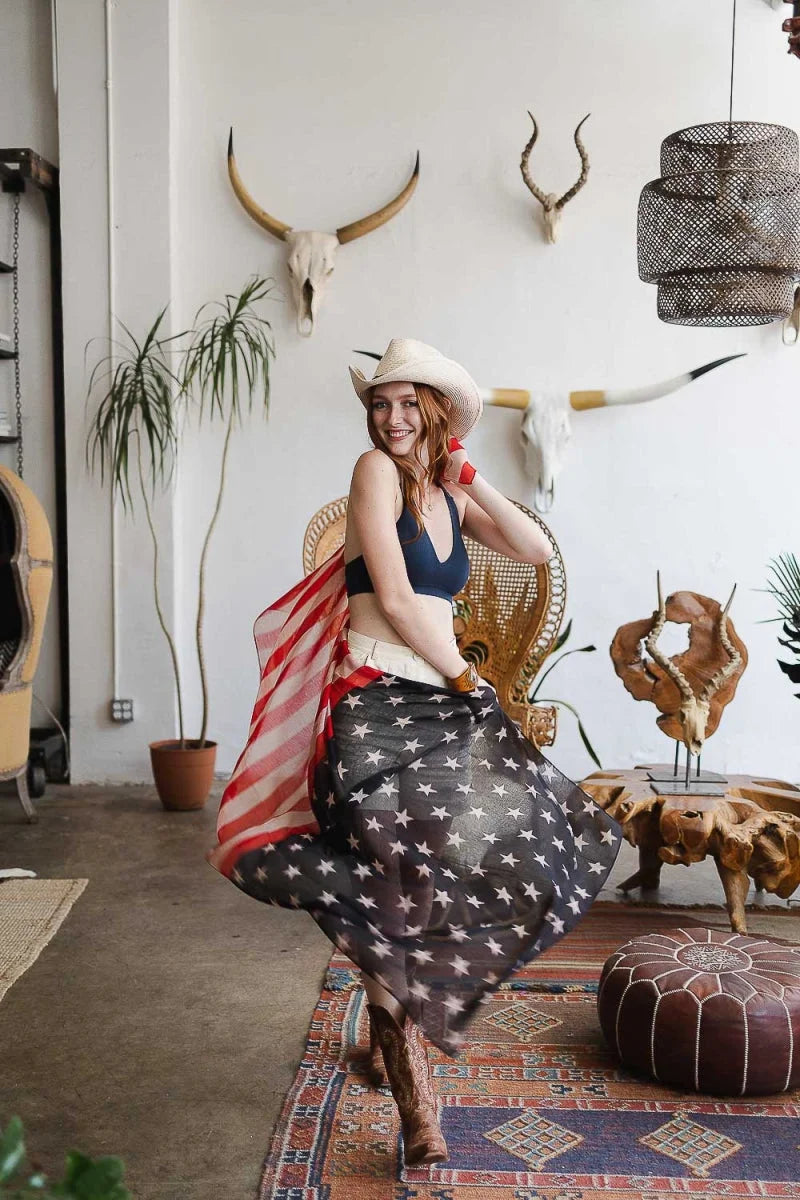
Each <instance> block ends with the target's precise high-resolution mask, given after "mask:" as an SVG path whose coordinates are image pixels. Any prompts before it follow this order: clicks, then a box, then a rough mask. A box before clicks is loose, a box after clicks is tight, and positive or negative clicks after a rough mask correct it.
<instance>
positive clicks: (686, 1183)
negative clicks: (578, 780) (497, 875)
mask: <svg viewBox="0 0 800 1200" xmlns="http://www.w3.org/2000/svg"><path fill="white" fill-rule="evenodd" d="M698 925H704V926H707V927H711V928H718V929H723V930H727V929H729V926H728V924H727V921H726V914H725V912H724V910H720V909H695V910H692V911H691V916H689V915H688V913H687V910H685V909H682V910H677V911H676V910H674V909H673V910H671V911H670V910H665V909H661V908H647V907H645V906H638V905H637V906H635V907H623V906H621V905H616V904H603V903H599V904H596V905H595V906H594V908H593V909H592V910H591V912H590V913H589V915H588V916H587V917H586V918H585V919H584V921H582V922H581V924H580V926H579V927H578V928H577V929H576V930H575V931H574V932H573V933H571V934H570V935H569V936H568V937H567V938H565V939H564V940H563V941H561V942H559V943H558V945H557V946H555V947H554V948H552V949H551V950H549V951H548V952H547V953H546V954H544V955H542V957H541V958H540V959H539V960H538V961H537V962H535V963H534V964H532V965H531V966H529V967H528V968H527V969H526V970H525V971H524V972H521V973H520V974H519V975H517V976H516V977H515V978H514V979H513V980H512V981H511V982H510V983H509V984H508V985H506V986H505V987H504V988H502V989H501V990H500V991H498V992H496V993H495V994H494V995H493V996H492V998H491V1001H490V1003H489V1004H487V1005H486V1006H485V1007H484V1009H483V1011H482V1012H481V1014H480V1015H479V1016H478V1017H477V1018H476V1019H475V1020H474V1021H473V1023H472V1024H471V1026H470V1028H469V1031H468V1032H469V1037H468V1041H467V1045H466V1049H465V1051H464V1052H463V1053H462V1054H461V1055H460V1057H459V1058H458V1059H456V1060H453V1059H448V1058H447V1057H446V1056H445V1055H443V1054H441V1053H439V1052H438V1051H436V1050H435V1049H433V1048H432V1049H431V1052H430V1054H431V1063H432V1066H433V1072H434V1079H435V1085H436V1089H437V1091H438V1094H439V1097H440V1101H441V1110H442V1111H441V1116H442V1129H443V1132H444V1135H445V1137H446V1139H447V1142H448V1146H449V1149H450V1158H449V1160H448V1162H446V1163H441V1164H438V1165H436V1166H434V1167H430V1168H411V1169H409V1170H403V1169H402V1168H401V1167H400V1166H399V1164H400V1163H401V1162H402V1157H401V1152H400V1139H399V1120H398V1117H397V1111H396V1109H395V1107H394V1102H393V1101H392V1098H391V1095H390V1093H389V1092H388V1090H381V1091H378V1090H375V1089H373V1088H370V1087H369V1086H367V1085H366V1084H365V1082H364V1081H363V1080H362V1078H361V1077H360V1076H358V1075H357V1074H355V1073H354V1072H353V1071H352V1069H351V1068H349V1067H348V1065H347V1064H346V1063H345V1062H344V1061H343V1057H344V1050H345V1048H346V1047H347V1046H349V1045H350V1044H352V1043H353V1042H354V1041H356V1040H357V1039H358V1040H361V1041H362V1042H363V1041H365V1040H366V1012H365V1010H364V1007H363V993H362V992H361V989H360V988H359V987H358V986H356V978H357V977H356V975H355V973H354V972H353V971H352V970H351V968H350V967H349V965H348V962H347V960H346V959H344V958H342V957H341V956H340V955H334V957H333V958H332V960H331V964H330V967H329V970H328V977H327V979H326V986H325V988H324V990H323V992H322V995H321V996H320V999H319V1002H318V1004H317V1008H316V1011H315V1013H314V1016H313V1019H312V1023H311V1029H310V1032H309V1039H308V1045H307V1047H306V1053H305V1056H304V1058H303V1061H302V1063H301V1065H300V1069H299V1072H298V1075H297V1078H296V1080H295V1083H294V1085H293V1087H292V1089H291V1091H290V1093H289V1095H288V1096H287V1099H286V1102H285V1104H284V1108H283V1112H282V1114H281V1117H280V1120H279V1122H278V1126H277V1128H276V1131H275V1134H274V1137H273V1142H272V1147H271V1149H270V1152H269V1155H268V1157H267V1160H266V1162H265V1164H264V1173H263V1177H262V1181H261V1187H260V1192H259V1196H260V1198H261V1200H267V1198H270V1200H495V1198H497V1200H666V1198H667V1197H673V1196H683V1197H692V1198H693V1200H711V1198H712V1197H727V1198H735V1200H740V1198H743V1197H755V1196H758V1197H781V1198H787V1200H788V1198H789V1197H792V1198H796V1197H797V1196H798V1195H800V1182H798V1181H800V1093H786V1094H783V1095H779V1096H767V1097H764V1096H759V1097H754V1098H753V1099H752V1100H747V1099H731V1100H727V1099H726V1100H720V1099H719V1098H716V1097H710V1096H701V1095H696V1094H694V1093H686V1092H679V1091H676V1090H672V1089H669V1088H665V1087H661V1086H659V1085H657V1084H655V1083H650V1082H648V1081H647V1080H644V1079H639V1078H636V1077H635V1076H633V1075H630V1074H629V1073H628V1072H626V1071H624V1070H622V1069H621V1068H620V1067H619V1066H618V1065H617V1063H616V1061H615V1060H614V1058H613V1057H612V1055H611V1054H610V1052H609V1051H608V1050H607V1048H606V1046H605V1043H604V1041H603V1038H602V1035H601V1033H600V1028H599V1025H598V1022H597V1016H596V991H597V979H598V975H599V973H600V968H601V966H602V964H603V962H604V960H605V958H606V957H607V956H608V954H610V953H611V951H612V950H614V949H616V947H617V946H619V945H621V944H622V943H624V942H626V941H628V940H629V939H630V938H632V937H636V936H638V935H639V934H641V933H643V932H646V931H649V930H654V929H658V930H664V929H670V928H676V927H680V926H683V927H684V928H692V927H696V926H698ZM748 931H749V933H750V934H751V935H755V936H763V937H769V938H771V939H774V940H776V941H788V942H796V941H800V930H799V929H798V928H797V925H796V916H795V914H793V913H790V912H788V911H787V910H770V911H764V912H757V911H752V910H749V911H748Z"/></svg>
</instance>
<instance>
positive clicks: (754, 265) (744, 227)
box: [637, 0, 800, 326]
mask: <svg viewBox="0 0 800 1200" xmlns="http://www.w3.org/2000/svg"><path fill="white" fill-rule="evenodd" d="M735 29H736V0H733V30H734V35H735ZM734 35H732V38H731V90H730V115H729V118H728V120H727V121H716V122H712V123H711V124H707V125H694V126H692V127H691V128H689V129H681V130H679V131H678V132H677V133H672V134H670V136H669V137H668V138H665V140H664V141H663V142H662V143H661V178H660V179H654V180H653V181H652V182H651V183H648V184H646V185H645V187H644V188H643V190H642V194H641V196H640V197H639V215H638V228H637V243H638V256H639V278H640V279H642V280H644V281H645V282H646V283H655V284H657V285H658V316H659V318H660V319H661V320H662V321H666V322H669V323H670V324H676V325H706V326H735V325H765V324H767V323H768V322H770V321H776V320H779V319H781V318H782V317H786V316H788V314H789V313H790V312H791V311H792V306H793V299H794V288H795V282H794V281H795V279H796V278H797V277H800V174H798V139H797V135H796V134H795V132H794V131H793V130H791V129H787V128H785V127H784V126H782V125H770V124H765V123H762V122H759V121H734V120H733V119H732V113H733V62H734V56H733V49H734V46H735V36H734Z"/></svg>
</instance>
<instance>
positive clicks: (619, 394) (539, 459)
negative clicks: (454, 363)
mask: <svg viewBox="0 0 800 1200" xmlns="http://www.w3.org/2000/svg"><path fill="white" fill-rule="evenodd" d="M741 357H742V356H741V355H739V354H729V355H728V356H727V357H726V358H718V359H716V360H715V361H714V362H710V363H706V364H705V366H702V367H697V368H696V370H694V371H686V372H684V374H682V375H676V376H675V378H674V379H667V380H665V381H664V382H663V383H656V384H650V385H649V386H647V387H641V388H630V389H627V390H623V391H580V392H569V393H568V394H567V395H565V394H564V393H563V392H528V391H524V390H522V389H511V388H493V389H486V390H484V391H483V392H482V395H483V400H484V403H485V404H493V405H496V406H498V407H501V408H520V409H524V416H523V418H522V426H521V428H520V438H521V441H522V448H523V451H524V454H525V469H526V471H527V473H528V474H529V475H530V477H531V478H532V479H533V480H534V483H535V488H536V490H535V493H534V507H535V508H536V509H537V511H538V512H549V510H550V508H551V507H552V504H553V497H554V493H555V481H556V477H557V475H558V473H559V471H560V470H561V467H562V466H563V462H564V457H565V454H566V451H567V446H568V445H569V440H570V437H571V432H572V431H571V428H570V419H569V410H570V408H573V409H575V410H576V411H581V410H582V409H587V408H607V407H610V406H611V405H615V404H641V403H643V402H644V401H646V400H655V399H657V398H658V397H659V396H668V395H670V393H671V392H676V391H678V389H679V388H682V387H685V386H686V384H687V383H691V382H692V380H694V379H699V378H700V376H701V375H705V374H706V372H708V371H713V370H714V368H715V367H720V366H722V364H723V363H726V362H730V361H731V360H732V359H734V358H741Z"/></svg>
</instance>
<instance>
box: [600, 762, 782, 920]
mask: <svg viewBox="0 0 800 1200" xmlns="http://www.w3.org/2000/svg"><path fill="white" fill-rule="evenodd" d="M650 772H652V773H657V768H655V767H637V768H635V770H632V771H616V772H615V771H595V772H594V774H593V775H590V776H589V777H588V778H587V779H584V780H583V781H582V783H581V787H582V788H583V790H584V791H586V792H588V793H589V795H590V796H591V797H592V799H593V800H595V801H596V803H597V804H599V805H600V807H601V808H603V809H605V811H606V812H607V813H608V814H609V815H610V816H612V817H613V818H614V820H616V821H618V822H619V823H620V825H621V826H622V830H623V833H624V835H625V838H626V840H627V841H629V842H630V843H631V845H632V846H637V847H638V849H639V869H638V871H636V872H635V873H634V874H633V875H631V876H630V878H628V879H626V880H625V881H624V883H621V884H620V885H619V890H620V891H623V892H629V891H630V890H631V889H633V888H639V887H640V888H646V889H655V888H657V887H658V884H659V878H660V875H661V868H662V866H663V865H664V863H683V864H685V865H686V866H689V865H690V864H691V863H695V862H701V861H702V860H703V859H704V858H705V857H706V856H707V855H711V857H712V858H713V859H714V861H715V864H716V868H717V872H718V874H719V877H720V880H721V882H722V886H723V889H724V891H725V901H726V906H727V909H728V914H729V916H730V921H731V929H733V930H734V931H735V932H736V933H746V932H747V924H746V918H745V909H744V904H745V898H746V896H747V891H748V887H749V882H750V879H749V877H752V879H753V880H754V881H755V885H756V887H757V888H763V889H765V890H766V891H768V892H774V893H775V894H776V895H778V896H781V897H783V898H784V899H785V898H786V897H787V896H790V895H791V894H792V892H793V891H794V890H795V888H796V887H798V885H800V789H798V788H796V787H794V786H793V785H792V784H790V783H784V782H782V781H781V780H778V779H760V778H753V777H752V776H749V775H731V776H729V778H728V781H727V788H726V792H725V795H724V796H703V795H691V794H688V795H682V796H674V795H663V794H659V793H658V792H657V791H656V790H655V789H656V788H657V786H658V785H657V784H654V783H653V782H652V781H651V779H650V775H649V773H650Z"/></svg>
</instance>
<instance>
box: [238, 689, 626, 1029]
mask: <svg viewBox="0 0 800 1200" xmlns="http://www.w3.org/2000/svg"><path fill="white" fill-rule="evenodd" d="M350 669H352V667H350ZM337 678H341V676H337ZM333 692H334V694H336V688H333ZM338 695H339V696H340V697H341V692H339V693H338ZM478 699H479V703H480V707H479V708H478V707H476V706H475V701H474V698H473V697H471V696H467V697H463V698H461V697H458V696H454V695H453V694H452V693H448V694H445V693H433V692H432V691H431V689H430V686H429V685H427V684H416V683H415V684H413V685H409V684H407V681H405V680H404V679H402V678H401V677H400V676H392V675H387V674H385V673H381V674H380V675H379V676H378V677H377V678H375V679H372V680H369V681H368V682H367V683H366V684H365V685H359V686H358V688H357V689H353V690H352V691H351V692H348V693H347V694H345V695H344V696H343V697H341V699H338V700H336V701H334V702H333V707H332V709H331V710H326V711H325V712H323V711H322V710H320V715H321V716H323V717H324V719H325V720H326V721H327V724H326V725H325V726H324V732H323V734H322V737H323V739H325V741H323V742H322V743H320V741H319V740H318V741H317V742H316V743H314V744H315V746H316V747H317V749H316V751H315V753H316V754H317V758H316V760H315V765H314V768H313V779H312V777H311V776H310V775H309V776H308V778H309V779H310V780H312V782H313V792H312V796H311V808H312V813H311V814H308V813H307V811H303V810H300V809H298V810H295V809H294V808H290V807H289V806H288V805H287V806H286V808H285V809H284V811H285V812H286V813H287V814H291V815H290V817H289V819H290V820H291V819H292V818H293V817H294V814H295V811H298V813H300V812H302V815H300V816H299V820H298V823H299V824H300V825H301V827H302V826H305V828H306V830H314V832H302V833H301V832H299V831H298V832H295V833H294V834H292V835H290V837H289V838H288V839H285V840H281V839H280V836H279V835H278V841H277V842H273V843H270V844H268V846H267V847H257V848H256V849H254V850H252V851H249V852H245V853H243V854H241V855H240V856H239V859H238V860H236V859H235V856H234V862H233V864H232V866H231V868H230V873H231V877H232V878H233V879H234V880H235V881H236V882H238V883H239V885H240V886H241V887H242V888H243V890H245V891H247V890H251V891H252V892H253V894H256V895H257V896H258V898H260V899H262V900H265V901H267V902H268V903H273V904H276V903H277V904H281V905H286V906H289V907H292V908H305V909H307V910H308V911H310V912H311V913H312V915H313V916H314V917H315V918H316V919H317V920H318V922H319V924H320V925H321V927H322V929H323V930H324V932H325V933H326V934H327V935H328V936H329V937H330V938H331V939H332V940H333V941H335V943H336V945H337V946H338V947H339V948H340V949H341V950H343V951H344V952H346V953H347V954H348V956H349V957H350V958H351V959H352V961H353V962H354V963H355V964H356V965H357V966H360V967H361V968H362V969H363V970H364V971H366V972H367V973H368V974H370V975H371V976H372V978H374V979H377V980H379V981H380V980H383V985H384V986H386V987H387V988H388V989H389V990H390V991H392V992H393V993H394V994H395V995H403V994H404V995H407V996H408V1001H409V1005H410V1010H409V1011H410V1012H411V1015H412V1018H413V1019H414V1020H419V1022H420V1024H421V1028H422V1029H423V1032H425V1033H426V1034H427V1035H428V1036H433V1040H434V1041H435V1043H436V1044H437V1045H439V1046H448V1047H449V1046H451V1045H453V1046H455V1045H457V1044H458V1043H459V1042H460V1041H461V1040H462V1038H461V1035H456V1034H455V1032H454V1031H453V1030H452V1029H451V1028H450V1023H451V1022H452V1021H453V1019H454V1018H457V1017H458V1016H459V1014H462V1013H464V1012H465V1011H469V1012H472V1011H473V1009H474V1007H475V1005H476V1004H484V1003H486V1002H487V1000H488V994H487V993H488V991H489V990H490V989H493V988H495V987H496V986H497V985H498V984H499V983H500V981H501V980H504V979H506V978H507V977H508V976H509V975H510V974H511V973H512V972H513V970H514V969H518V968H519V967H520V966H521V965H522V964H523V962H525V963H527V962H529V961H530V960H531V959H532V958H533V957H534V956H535V955H536V954H538V953H539V952H540V951H541V950H542V949H543V948H547V947H549V946H551V945H552V944H553V943H554V942H555V941H557V939H558V938H559V937H561V936H563V935H564V934H565V933H568V932H569V931H570V930H571V929H572V928H573V927H574V925H575V924H576V923H577V922H578V921H579V920H580V919H582V917H583V914H584V913H585V912H586V910H587V909H588V908H589V906H590V904H591V902H592V900H593V899H594V898H595V896H596V895H597V892H598V891H599V889H600V887H601V884H602V881H603V880H604V879H605V877H606V875H607V874H608V872H609V870H610V868H611V865H612V864H613V861H614V857H615V855H616V852H617V849H618V842H619V831H618V829H617V827H616V825H614V823H613V822H612V821H611V820H610V819H609V818H608V817H607V816H606V814H605V813H604V812H603V810H602V808H600V807H598V805H597V804H596V803H595V802H594V801H592V800H591V799H590V798H588V797H587V795H586V793H584V792H581V791H580V789H579V788H578V787H576V785H574V784H573V783H571V782H570V781H569V780H568V779H567V778H566V777H565V776H564V775H562V774H561V773H560V772H558V771H557V770H556V769H555V768H554V767H553V766H552V765H551V764H549V763H548V762H547V760H546V759H545V758H543V756H541V755H540V754H539V752H538V751H537V750H536V749H535V748H534V747H533V746H532V745H531V743H530V742H529V741H527V740H526V739H525V738H524V736H523V735H522V730H521V728H520V727H519V726H518V725H516V724H515V723H514V722H512V721H511V720H510V719H509V718H508V717H507V716H506V715H505V714H504V713H503V712H502V710H501V708H500V706H499V702H498V700H497V697H496V695H495V694H494V692H493V691H492V690H491V689H490V688H489V687H488V686H487V685H485V684H484V685H483V686H482V688H481V690H480V692H479V693H478ZM307 707H308V706H307ZM399 708H402V709H403V711H402V713H400V712H399V711H398V709H399ZM331 713H332V716H331V715H330V714H331ZM434 717H436V718H437V719H436V720H434V719H433V718H434ZM412 726H413V729H412ZM288 728H289V726H288V723H287V730H288ZM409 734H411V737H410V738H409ZM291 736H294V734H292V735H291ZM315 736H317V737H318V734H315ZM287 744H288V743H287ZM320 745H322V746H323V754H322V756H321V758H320V757H319V746H320ZM348 774H349V776H350V780H349V781H348V779H347V777H348ZM434 797H435V800H434ZM237 799H238V797H237ZM231 811H233V810H231ZM270 816H271V814H270V813H267V814H266V816H265V817H264V818H263V819H264V820H266V821H269V819H270ZM267 828H269V829H271V828H272V826H269V825H268V826H267ZM272 836H273V837H274V836H276V835H274V834H273V835H272ZM266 853H271V854H275V853H278V855H279V859H278V861H277V862H275V860H274V859H273V864H274V865H273V867H271V868H270V870H269V872H267V871H266V870H265V867H264V866H262V865H261V864H262V863H264V862H265V859H264V858H263V857H262V856H263V855H265V854H266ZM476 860H477V861H476ZM368 864H369V865H368ZM287 881H288V883H287ZM293 886H296V887H297V888H298V889H299V890H298V891H291V890H290V889H291V887H293ZM475 888H477V889H478V890H477V891H475V890H473V889H475ZM348 913H349V916H348V915H347V914H348ZM368 918H369V919H368ZM451 918H452V923H451ZM412 920H413V921H415V922H416V923H415V924H413V925H412V924H410V922H411V921H412ZM455 922H460V923H458V924H457V923H455ZM489 958H491V959H492V960H493V961H494V964H495V965H494V968H493V969H492V970H487V966H488V959H489ZM420 969H423V971H422V972H420ZM428 970H429V971H430V978H428V979H426V980H425V981H423V980H420V979H419V978H417V974H418V973H423V974H425V975H427V972H428ZM381 972H383V974H381ZM433 980H435V986H434V984H433V982H432V981H433Z"/></svg>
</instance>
